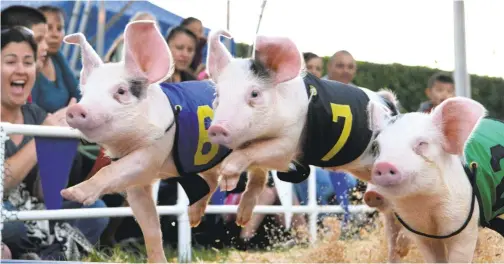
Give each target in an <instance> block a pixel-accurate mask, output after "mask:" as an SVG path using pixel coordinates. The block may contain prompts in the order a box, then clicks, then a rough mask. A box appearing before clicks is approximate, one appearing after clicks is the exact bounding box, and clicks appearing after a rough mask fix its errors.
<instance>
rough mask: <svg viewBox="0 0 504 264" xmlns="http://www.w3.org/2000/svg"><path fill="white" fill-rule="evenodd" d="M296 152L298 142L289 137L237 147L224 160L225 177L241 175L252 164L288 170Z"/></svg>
mask: <svg viewBox="0 0 504 264" xmlns="http://www.w3.org/2000/svg"><path fill="white" fill-rule="evenodd" d="M295 154H296V144H295V143H293V142H292V139H291V138H289V137H281V138H275V139H269V140H261V141H257V142H253V143H251V144H250V145H249V146H247V147H246V148H243V149H236V150H233V152H231V154H229V156H228V157H226V158H225V159H224V161H223V162H222V166H221V167H222V170H221V175H222V177H223V178H227V177H233V176H234V175H240V174H241V173H242V172H244V171H246V170H247V169H248V168H249V167H250V166H257V167H261V168H268V169H276V170H280V171H287V170H288V169H289V163H290V161H291V160H292V159H293V158H294V156H295Z"/></svg>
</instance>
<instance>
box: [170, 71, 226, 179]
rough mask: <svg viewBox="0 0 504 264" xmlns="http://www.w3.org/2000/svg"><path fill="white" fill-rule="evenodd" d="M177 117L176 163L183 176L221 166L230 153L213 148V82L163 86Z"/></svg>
mask: <svg viewBox="0 0 504 264" xmlns="http://www.w3.org/2000/svg"><path fill="white" fill-rule="evenodd" d="M160 86H161V89H162V90H163V92H164V93H165V94H166V96H167V97H168V100H169V101H170V103H171V105H172V108H173V112H174V113H175V122H176V125H177V126H176V132H175V143H174V145H173V153H174V161H175V165H176V166H177V170H178V172H179V173H180V174H182V175H184V174H194V173H199V172H202V171H206V170H208V169H211V168H212V167H214V166H215V165H217V164H218V163H220V162H221V161H222V160H223V159H224V158H225V157H226V156H227V155H229V153H230V152H231V150H230V149H228V148H226V147H224V146H221V145H218V144H212V143H211V142H210V140H209V138H208V132H207V130H208V128H209V127H210V123H211V122H212V118H213V109H212V101H213V100H214V97H215V89H214V87H213V83H212V82H210V81H187V82H181V83H162V84H161V85H160Z"/></svg>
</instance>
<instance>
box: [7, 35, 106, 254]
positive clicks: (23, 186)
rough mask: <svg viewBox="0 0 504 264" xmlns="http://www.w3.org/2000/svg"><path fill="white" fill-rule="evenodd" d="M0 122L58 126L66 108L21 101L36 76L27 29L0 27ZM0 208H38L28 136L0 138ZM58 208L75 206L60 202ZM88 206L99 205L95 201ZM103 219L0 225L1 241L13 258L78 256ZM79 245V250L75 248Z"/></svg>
mask: <svg viewBox="0 0 504 264" xmlns="http://www.w3.org/2000/svg"><path fill="white" fill-rule="evenodd" d="M1 42H2V52H1V63H2V65H1V72H2V73H1V74H2V75H1V82H2V86H1V107H2V112H1V121H2V122H9V123H13V124H29V125H48V126H58V125H61V124H64V123H65V122H62V121H63V120H64V119H65V112H66V108H63V109H61V110H59V111H56V112H55V113H53V114H49V115H48V114H47V113H46V112H45V111H44V110H42V109H41V108H40V107H38V106H37V105H35V104H30V103H28V104H26V103H25V102H26V99H27V97H28V95H29V94H30V92H31V90H32V87H33V84H34V82H35V76H36V62H37V60H36V58H37V44H36V43H35V41H34V39H33V33H32V31H31V30H30V29H28V28H25V27H21V26H17V27H11V28H3V27H2V35H1ZM5 159H6V160H5V163H4V168H5V174H4V175H5V178H4V181H3V183H2V184H3V187H4V190H5V193H4V197H2V198H3V200H2V203H3V207H4V209H6V210H8V211H11V212H12V213H14V212H13V211H21V210H44V209H45V206H44V203H43V196H42V195H41V191H40V190H41V188H40V177H39V173H38V166H37V155H36V151H35V142H34V139H33V137H31V136H23V135H11V136H10V139H9V140H7V141H6V142H5ZM63 207H64V208H80V207H82V205H81V204H75V203H70V202H67V201H65V202H63ZM90 207H104V204H103V202H102V201H101V200H98V201H97V202H96V203H95V204H93V205H91V206H90ZM107 224H108V218H101V219H78V220H73V221H66V222H55V221H47V220H43V221H26V222H7V223H4V228H3V232H2V240H3V241H2V242H3V243H5V245H7V247H8V248H9V249H10V251H11V253H12V256H13V257H14V258H24V259H52V260H63V259H70V258H71V259H76V258H77V259H78V258H80V255H81V253H85V252H90V251H91V250H92V247H93V244H94V243H96V242H97V241H98V238H99V237H100V234H101V232H103V229H105V227H106V225H107ZM79 249H80V250H79Z"/></svg>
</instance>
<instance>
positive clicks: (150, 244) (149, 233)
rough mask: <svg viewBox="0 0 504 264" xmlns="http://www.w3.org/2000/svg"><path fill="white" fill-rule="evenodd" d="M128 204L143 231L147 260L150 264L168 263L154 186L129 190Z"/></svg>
mask: <svg viewBox="0 0 504 264" xmlns="http://www.w3.org/2000/svg"><path fill="white" fill-rule="evenodd" d="M126 192H127V199H128V203H129V205H130V207H131V210H132V211H133V215H134V216H135V218H136V220H137V221H138V225H139V226H140V229H141V230H142V233H143V236H144V240H145V246H146V248H147V259H148V261H149V262H150V263H167V260H166V256H165V254H164V250H163V238H162V233H161V224H160V223H159V216H158V213H157V211H156V204H155V203H154V200H153V197H152V186H150V185H146V186H135V187H131V188H128V189H127V191H126Z"/></svg>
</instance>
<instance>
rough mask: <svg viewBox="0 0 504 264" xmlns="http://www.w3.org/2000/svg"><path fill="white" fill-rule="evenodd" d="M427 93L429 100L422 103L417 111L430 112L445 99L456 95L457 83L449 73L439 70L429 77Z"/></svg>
mask: <svg viewBox="0 0 504 264" xmlns="http://www.w3.org/2000/svg"><path fill="white" fill-rule="evenodd" d="M425 95H427V98H429V100H428V101H425V102H423V103H422V104H420V107H419V108H418V110H417V112H424V113H430V111H431V110H432V109H433V108H434V107H436V106H438V105H439V104H440V103H441V102H443V101H444V100H446V99H448V98H450V97H454V96H455V84H454V81H453V78H452V77H451V76H450V75H448V74H447V73H443V72H438V73H435V74H434V75H432V76H431V77H430V78H429V81H428V83H427V88H425Z"/></svg>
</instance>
